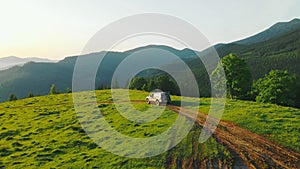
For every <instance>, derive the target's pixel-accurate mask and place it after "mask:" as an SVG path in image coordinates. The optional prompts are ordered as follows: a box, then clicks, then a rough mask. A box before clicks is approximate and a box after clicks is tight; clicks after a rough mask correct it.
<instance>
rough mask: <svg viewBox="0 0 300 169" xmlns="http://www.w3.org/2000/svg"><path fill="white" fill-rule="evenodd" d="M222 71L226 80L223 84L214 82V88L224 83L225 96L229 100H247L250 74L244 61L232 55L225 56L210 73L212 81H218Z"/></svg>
mask: <svg viewBox="0 0 300 169" xmlns="http://www.w3.org/2000/svg"><path fill="white" fill-rule="evenodd" d="M222 69H223V70H224V72H225V76H226V80H225V82H224V81H219V82H218V81H216V82H215V83H216V85H215V86H214V87H218V86H221V85H223V84H222V83H226V87H227V94H228V96H229V97H230V98H231V99H247V97H248V94H249V92H250V91H251V73H250V70H249V68H248V66H247V64H246V63H245V61H244V60H243V59H241V58H239V57H237V56H236V55H234V54H229V55H227V56H225V57H224V58H223V59H222V60H221V61H220V62H219V64H218V66H217V68H216V69H215V70H214V71H213V72H212V79H219V78H220V77H219V76H221V75H222V73H221V71H222ZM218 83H220V84H218Z"/></svg>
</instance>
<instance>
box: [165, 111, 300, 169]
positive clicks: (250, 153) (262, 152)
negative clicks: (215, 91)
mask: <svg viewBox="0 0 300 169" xmlns="http://www.w3.org/2000/svg"><path fill="white" fill-rule="evenodd" d="M168 109H170V110H172V111H174V112H177V113H179V114H181V115H184V116H186V117H188V118H192V117H193V116H192V114H194V113H197V112H196V111H193V110H190V109H186V108H182V109H183V111H182V112H180V111H179V110H180V107H178V106H172V105H170V106H168ZM206 118H207V115H205V114H203V113H198V117H197V119H193V120H195V122H197V123H198V124H199V125H201V126H203V125H204V122H205V120H206ZM213 137H214V138H215V139H216V140H217V141H218V142H219V143H221V144H222V145H224V146H225V147H226V148H227V149H228V150H229V151H230V153H231V155H232V156H233V168H235V167H236V168H242V166H243V165H244V166H245V168H276V169H277V168H286V169H299V168H300V160H299V159H300V153H298V152H296V151H294V150H291V149H288V148H285V147H283V146H280V145H278V144H276V143H274V142H271V141H269V140H268V139H266V138H264V137H262V136H260V135H258V134H255V133H252V132H250V131H248V130H246V129H243V128H241V127H239V126H237V125H236V124H233V123H232V122H228V121H222V120H221V121H220V123H219V125H218V128H217V129H216V131H215V132H214V134H213ZM241 160H242V161H241Z"/></svg>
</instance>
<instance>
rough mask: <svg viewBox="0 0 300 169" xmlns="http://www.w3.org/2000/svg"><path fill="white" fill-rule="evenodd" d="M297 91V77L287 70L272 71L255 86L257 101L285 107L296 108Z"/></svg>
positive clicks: (254, 91)
mask: <svg viewBox="0 0 300 169" xmlns="http://www.w3.org/2000/svg"><path fill="white" fill-rule="evenodd" d="M297 91H298V90H297V78H296V76H295V75H294V76H291V75H290V74H289V73H288V71H286V70H285V71H281V70H272V71H270V72H269V74H267V75H265V76H264V77H263V78H260V79H259V80H258V81H257V82H256V83H255V84H254V85H253V93H254V94H255V95H256V97H255V99H256V101H258V102H263V103H273V104H279V105H283V106H295V104H296V97H297Z"/></svg>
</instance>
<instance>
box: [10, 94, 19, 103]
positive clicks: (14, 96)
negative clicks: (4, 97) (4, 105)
mask: <svg viewBox="0 0 300 169" xmlns="http://www.w3.org/2000/svg"><path fill="white" fill-rule="evenodd" d="M14 100H18V98H17V96H16V95H15V94H10V95H9V98H8V101H14Z"/></svg>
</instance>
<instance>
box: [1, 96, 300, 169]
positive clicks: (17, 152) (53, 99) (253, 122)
mask: <svg viewBox="0 0 300 169" xmlns="http://www.w3.org/2000/svg"><path fill="white" fill-rule="evenodd" d="M96 94H97V101H98V102H107V101H111V100H112V98H111V93H110V91H109V90H101V91H97V92H96ZM147 94H148V93H145V92H141V91H131V95H130V96H131V99H132V100H143V99H144V98H145V96H146V95H147ZM172 99H173V100H174V101H175V102H176V101H177V102H178V101H179V97H176V96H172ZM191 99H192V98H191ZM133 104H134V107H136V108H137V109H139V110H141V111H143V110H147V108H148V107H149V105H147V104H144V103H133ZM209 105H210V99H208V98H207V99H201V106H200V111H201V112H204V113H205V112H207V111H208V110H209ZM87 106H88V107H94V108H100V109H101V110H102V111H103V113H104V116H105V119H106V120H107V121H108V122H109V123H110V125H111V126H113V128H114V129H115V130H117V131H119V132H121V133H124V134H126V135H130V136H132V137H151V136H153V135H157V134H159V133H161V132H163V131H165V130H166V129H168V128H169V127H170V125H172V123H173V122H174V119H175V118H177V116H178V115H177V114H176V113H174V112H172V111H170V110H165V111H164V112H163V113H162V115H161V116H160V117H159V118H158V119H157V120H155V121H153V122H148V123H144V124H137V123H133V122H132V121H129V120H127V119H125V118H124V117H123V116H121V115H120V114H119V113H118V112H117V111H116V108H115V106H114V105H108V104H101V103H98V104H97V105H95V104H94V103H92V104H91V103H89V104H88V105H87ZM191 109H193V107H191ZM129 111H130V110H129ZM299 115H300V110H299V109H293V108H287V107H280V106H276V105H270V104H258V103H254V102H246V101H228V102H227V106H226V110H225V112H224V115H223V119H224V120H230V121H234V122H235V123H237V124H239V125H241V126H242V127H244V128H246V129H249V130H250V131H253V132H256V133H258V134H260V135H264V136H265V137H267V138H270V139H272V140H274V141H276V142H278V143H280V144H282V145H284V146H287V147H290V148H292V149H295V150H297V151H298V152H299V151H300V149H299V147H300V138H299V128H300V124H299V123H297V122H299V120H300V119H299V118H300V116H299ZM0 119H1V120H0V128H1V131H0V166H1V167H2V168H3V167H5V168H78V167H79V168H80V167H81V168H120V167H122V168H173V167H178V168H188V166H187V165H188V164H191V163H192V164H194V165H195V166H193V167H195V168H199V167H200V165H205V164H207V162H212V163H219V161H220V162H221V163H222V164H224V165H229V166H230V165H231V163H232V161H231V158H232V157H231V155H230V153H229V151H228V150H227V149H226V148H225V147H223V146H222V145H220V144H218V143H217V142H216V141H215V140H214V139H213V138H210V139H209V140H208V141H207V142H205V143H204V144H199V143H198V137H199V133H200V131H201V127H200V126H198V125H194V127H193V129H192V130H191V131H190V133H189V134H188V135H187V136H186V137H185V139H184V140H183V141H182V142H181V143H179V144H178V145H177V146H176V147H175V148H173V149H171V150H169V151H167V152H165V153H163V154H161V155H158V156H155V157H149V158H145V159H131V158H124V157H120V156H116V155H113V154H111V153H109V152H107V151H105V150H104V149H102V148H100V147H98V146H97V145H96V144H95V143H93V141H92V140H91V139H90V138H89V137H88V136H87V135H86V134H85V132H84V131H83V129H82V128H81V125H80V124H79V121H78V118H77V116H76V113H75V112H74V106H73V104H72V95H71V94H59V95H50V96H41V97H34V98H28V99H24V100H18V101H13V102H5V103H1V104H0ZM153 146H155V145H153ZM197 162H198V163H197ZM212 163H211V164H212ZM1 167H0V168H1Z"/></svg>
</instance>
